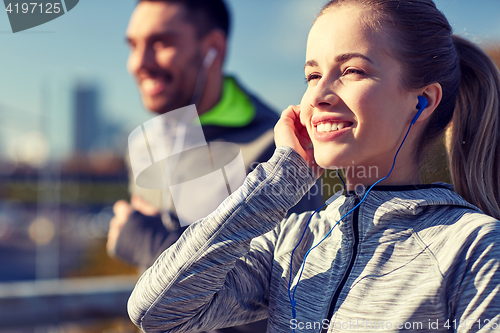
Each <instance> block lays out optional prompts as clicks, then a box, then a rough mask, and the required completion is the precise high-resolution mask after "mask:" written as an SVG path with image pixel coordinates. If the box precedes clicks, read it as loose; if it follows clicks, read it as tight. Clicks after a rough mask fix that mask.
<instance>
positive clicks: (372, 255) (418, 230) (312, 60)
mask: <svg viewBox="0 0 500 333" xmlns="http://www.w3.org/2000/svg"><path fill="white" fill-rule="evenodd" d="M305 76H306V80H307V82H308V88H307V91H306V92H305V94H304V96H303V98H302V101H301V104H300V106H290V107H288V108H287V109H286V110H285V111H283V113H282V116H281V119H280V121H279V122H278V124H277V125H276V127H275V141H276V146H277V147H278V148H277V149H276V151H275V154H274V156H273V157H272V158H271V159H270V160H269V161H268V162H267V163H263V164H261V165H260V166H258V167H257V168H256V169H255V170H254V172H252V173H251V174H250V175H249V176H248V177H247V179H246V180H245V183H244V184H243V186H242V187H241V188H240V189H239V190H238V191H236V192H235V193H233V195H231V196H230V197H229V198H228V199H227V200H225V201H224V202H223V203H222V204H221V206H219V208H218V209H217V210H216V211H215V212H213V213H212V214H210V215H209V216H207V217H206V218H204V219H201V220H200V221H198V222H197V223H194V224H192V225H191V226H190V227H189V229H188V230H187V231H186V232H185V233H184V234H183V236H182V237H181V238H180V239H179V241H178V242H177V243H176V244H175V245H174V246H172V247H171V248H170V249H169V250H167V251H165V252H164V253H163V254H162V255H161V256H160V257H159V258H158V260H157V261H156V263H155V264H154V265H153V266H152V267H151V268H150V269H149V270H147V271H146V272H145V273H144V275H143V276H142V277H141V280H140V281H139V282H138V284H137V286H136V288H135V290H134V292H133V294H132V296H131V298H130V300H129V314H130V316H131V318H132V320H133V321H134V322H135V323H136V325H138V326H139V327H140V328H141V329H142V330H144V331H146V332H191V331H192V332H197V331H200V330H210V329H215V328H220V327H226V326H232V325H238V324H242V323H247V322H251V321H255V320H259V319H262V318H266V317H269V326H268V332H286V331H295V330H307V331H316V332H318V331H320V330H322V331H328V332H341V331H345V330H347V329H355V330H357V331H361V332H371V331H373V330H374V329H380V328H383V329H384V331H388V332H398V331H400V330H402V329H406V330H410V331H421V330H424V331H430V330H432V331H437V332H449V331H460V332H468V331H471V332H472V331H473V332H476V331H482V330H488V331H494V330H498V328H499V324H500V290H499V289H498V285H499V284H500V259H499V258H500V245H499V243H498V239H499V237H500V223H499V221H498V220H497V219H498V218H500V208H499V204H500V203H499V198H500V182H499V180H498V178H499V172H500V171H499V170H500V101H499V99H500V76H499V73H498V70H497V69H496V67H495V66H494V65H493V63H492V62H491V60H490V59H489V58H488V57H487V56H486V55H485V54H484V53H483V52H482V51H481V50H480V49H479V48H477V47H476V46H475V45H473V44H472V43H470V42H468V41H466V40H464V39H462V38H459V37H456V36H454V35H452V31H451V27H450V25H449V24H448V21H447V20H446V18H445V17H444V16H443V14H442V13H441V12H440V11H439V10H438V9H437V8H436V6H435V5H434V3H433V2H432V1H431V0H414V1H399V0H343V1H342V0H338V1H330V2H329V3H328V4H327V5H326V6H325V7H324V8H323V10H322V11H321V13H320V15H319V16H318V18H317V19H316V21H315V23H314V25H313V26H312V28H311V31H310V34H309V38H308V43H307V53H306V65H305ZM450 122H451V124H450ZM446 129H448V134H449V135H448V138H450V139H449V140H448V150H449V152H450V167H451V169H452V173H453V177H454V183H455V186H456V191H457V192H455V191H454V190H453V188H452V187H451V186H450V185H447V184H444V183H435V184H421V181H420V176H419V166H420V164H421V163H420V161H421V158H422V156H423V155H424V154H425V151H426V150H427V147H429V146H430V145H431V143H433V142H434V141H435V140H436V139H437V138H439V137H441V136H442V134H443V133H444V131H445V130H446ZM396 157H397V158H396ZM334 167H335V168H343V169H346V170H349V169H350V168H352V169H355V168H357V169H364V170H371V168H375V169H376V170H377V171H378V172H376V173H371V172H370V173H368V174H367V173H366V172H365V173H359V172H356V173H355V172H352V173H351V172H347V173H346V191H345V192H344V193H337V194H336V195H335V196H334V197H332V198H330V199H328V200H327V202H326V205H329V207H328V208H327V209H326V210H325V211H321V212H319V213H318V211H319V210H320V209H318V210H317V211H316V212H305V213H303V214H300V215H295V214H294V215H291V216H290V217H289V218H286V219H284V220H282V219H283V217H284V216H285V215H286V212H287V210H288V209H289V208H290V207H292V206H293V205H294V204H295V203H296V202H297V201H298V200H300V198H301V197H302V196H303V195H304V194H305V193H306V192H307V191H308V189H309V188H310V187H311V186H312V184H314V181H315V180H316V178H317V177H319V175H320V174H321V173H322V172H323V170H324V169H325V168H334ZM379 174H380V175H382V176H384V175H386V176H385V177H383V178H379V176H380V175H379ZM299 175H300V176H299ZM379 183H380V185H378V184H379ZM375 185H376V186H375ZM320 208H323V207H320ZM483 211H484V212H486V213H487V214H489V215H487V214H485V213H484V212H483ZM490 215H491V216H490ZM174 254H175V255H174Z"/></svg>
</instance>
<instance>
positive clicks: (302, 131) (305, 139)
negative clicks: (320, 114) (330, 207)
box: [274, 105, 324, 178]
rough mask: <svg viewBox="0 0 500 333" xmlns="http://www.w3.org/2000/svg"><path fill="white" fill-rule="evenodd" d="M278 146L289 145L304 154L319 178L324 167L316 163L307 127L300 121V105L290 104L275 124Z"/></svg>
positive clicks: (275, 138)
mask: <svg viewBox="0 0 500 333" xmlns="http://www.w3.org/2000/svg"><path fill="white" fill-rule="evenodd" d="M274 141H275V143H276V147H279V146H288V147H291V148H293V149H294V150H295V151H296V152H297V153H299V154H300V156H302V157H303V158H304V159H305V160H306V161H307V163H308V164H309V165H310V166H311V168H313V170H314V172H315V173H316V178H319V177H320V176H321V174H322V173H323V171H324V169H323V168H321V167H320V166H318V165H317V164H316V161H315V159H314V147H312V141H311V138H310V137H309V133H308V132H307V128H306V127H305V126H304V124H302V123H301V121H300V105H290V106H289V107H288V108H286V109H285V111H283V112H282V113H281V118H280V120H278V122H277V123H276V126H274Z"/></svg>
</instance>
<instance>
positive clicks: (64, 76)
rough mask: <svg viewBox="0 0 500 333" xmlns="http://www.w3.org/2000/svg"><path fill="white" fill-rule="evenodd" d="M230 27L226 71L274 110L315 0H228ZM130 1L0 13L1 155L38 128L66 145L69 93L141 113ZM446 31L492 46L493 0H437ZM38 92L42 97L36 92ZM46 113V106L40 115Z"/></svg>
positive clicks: (293, 80)
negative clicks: (33, 21)
mask: <svg viewBox="0 0 500 333" xmlns="http://www.w3.org/2000/svg"><path fill="white" fill-rule="evenodd" d="M227 2H228V5H229V7H230V10H231V13H232V16H233V30H232V33H231V40H230V48H229V53H228V58H227V62H226V67H225V71H226V73H229V74H232V75H236V77H237V78H238V79H239V80H240V81H241V83H242V84H243V85H244V86H245V87H246V88H247V89H249V90H250V91H251V92H253V93H255V94H257V95H258V96H259V97H261V98H262V99H263V100H264V101H265V102H267V103H268V104H269V105H271V106H272V107H274V108H275V109H276V110H277V111H281V110H283V109H284V108H286V107H287V106H288V105H290V104H297V103H299V102H300V99H301V96H302V94H303V92H304V91H305V88H306V85H305V83H304V74H303V66H304V58H305V45H306V40H307V34H308V31H309V29H310V27H311V24H312V22H313V20H314V17H315V15H316V14H317V13H318V11H319V9H320V8H321V6H322V5H323V4H324V2H325V1H324V0H307V1H306V0H251V1H250V0H228V1H227ZM135 4H136V0H80V2H79V4H78V5H77V6H76V7H75V8H74V9H73V10H71V11H70V12H68V13H66V14H65V15H63V16H61V17H59V18H57V19H55V20H53V21H51V22H48V23H46V24H43V25H41V26H38V27H35V28H32V29H30V30H26V31H24V32H19V33H15V34H13V33H12V31H11V28H10V25H9V21H8V17H7V13H6V12H3V13H0V45H1V51H0V155H1V154H2V152H5V151H6V150H7V149H8V147H9V145H10V146H11V145H12V144H13V143H15V142H17V141H19V140H21V139H22V138H23V137H27V136H29V135H30V134H29V133H32V132H33V131H37V130H40V129H41V128H43V129H44V132H46V133H49V135H50V137H51V139H50V140H51V142H55V143H54V144H53V147H52V148H51V150H52V152H54V151H55V152H64V151H68V150H69V149H70V147H71V143H70V138H71V132H72V128H71V123H72V118H71V113H70V108H69V105H70V101H71V95H70V91H71V89H72V88H73V87H74V86H75V85H76V84H77V83H78V82H90V83H95V84H97V85H98V86H99V88H100V90H101V103H102V110H103V115H102V116H103V117H105V118H106V119H108V120H109V121H112V122H116V123H119V124H121V126H123V127H124V129H125V130H129V131H131V130H132V129H133V128H135V127H136V126H138V125H140V124H141V123H142V122H144V121H146V120H147V119H149V118H150V116H151V115H150V114H148V112H147V111H146V110H144V108H143V107H142V104H141V102H140V98H139V94H138V92H137V89H136V87H135V83H134V81H133V80H132V78H131V77H130V76H129V74H128V73H127V71H126V67H125V66H126V61H127V56H128V48H127V46H126V44H125V39H124V33H125V30H126V27H127V23H128V19H129V17H130V14H131V13H132V11H133V9H134V6H135ZM436 5H437V6H438V8H439V9H440V10H441V11H443V12H444V13H445V15H446V16H447V18H448V20H449V21H450V23H451V25H452V26H453V28H454V31H455V33H457V34H460V35H462V36H465V37H467V38H469V39H471V40H472V41H474V42H476V43H478V44H480V45H482V46H484V45H489V44H490V43H492V42H495V41H498V42H500V0H479V1H477V0H474V1H472V0H437V1H436ZM42 96H44V97H42ZM47 110H50V112H47Z"/></svg>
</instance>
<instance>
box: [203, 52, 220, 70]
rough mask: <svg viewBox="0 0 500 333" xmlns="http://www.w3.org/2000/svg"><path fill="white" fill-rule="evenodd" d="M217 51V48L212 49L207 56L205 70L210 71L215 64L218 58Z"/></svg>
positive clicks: (204, 60)
mask: <svg viewBox="0 0 500 333" xmlns="http://www.w3.org/2000/svg"><path fill="white" fill-rule="evenodd" d="M217 53H218V52H217V49H216V48H215V47H211V48H210V49H209V50H208V52H207V55H206V56H205V59H203V69H205V70H206V69H208V68H209V67H210V66H212V64H213V63H214V60H215V58H216V57H217Z"/></svg>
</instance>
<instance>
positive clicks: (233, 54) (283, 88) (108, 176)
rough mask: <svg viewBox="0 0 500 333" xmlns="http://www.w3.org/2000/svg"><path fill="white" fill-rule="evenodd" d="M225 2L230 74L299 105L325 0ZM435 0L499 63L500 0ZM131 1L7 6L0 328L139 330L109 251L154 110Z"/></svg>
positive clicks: (1, 33) (2, 33)
mask: <svg viewBox="0 0 500 333" xmlns="http://www.w3.org/2000/svg"><path fill="white" fill-rule="evenodd" d="M227 2H228V4H229V6H230V8H231V12H232V15H233V31H232V34H231V38H230V50H229V54H228V61H227V63H226V72H227V73H231V74H233V75H236V76H237V77H238V78H239V79H240V81H242V83H243V84H244V85H245V86H246V87H247V88H248V89H249V90H250V91H252V92H254V93H256V94H258V95H259V96H260V97H262V98H263V99H264V100H265V101H266V102H267V103H268V104H270V105H271V106H273V107H275V108H276V110H277V111H281V110H282V109H284V108H285V107H286V106H288V105H289V104H297V103H299V101H300V98H301V96H302V93H303V92H304V90H305V87H306V86H305V84H304V82H303V81H304V80H303V70H302V68H303V64H304V56H305V44H306V38H307V33H308V30H309V28H310V26H311V24H312V21H313V20H314V16H315V15H316V14H317V12H318V11H319V8H320V7H321V5H322V4H323V3H324V2H325V1H323V0H308V1H304V0H275V1H264V0H252V1H248V0H228V1H227ZM436 3H437V6H438V8H440V9H441V10H442V11H443V12H444V13H445V15H446V16H447V17H448V19H449V20H450V22H451V24H452V26H453V27H454V30H455V33H457V34H460V35H462V36H465V37H467V38H469V39H471V40H472V41H474V42H476V43H478V44H479V45H480V46H481V47H483V48H484V49H485V50H486V51H487V52H488V53H489V54H490V55H491V56H492V57H493V58H494V59H495V61H496V63H497V65H498V64H500V1H498V0H481V1H470V0H438V1H436ZM135 4H136V0H101V1H97V0H82V1H80V3H79V4H78V6H76V7H75V8H74V9H73V10H72V11H71V12H69V13H67V14H65V15H64V16H62V17H60V18H58V19H56V20H54V21H52V22H49V23H47V24H44V25H42V26H39V27H36V28H33V29H31V30H28V31H25V32H20V33H16V34H12V32H11V29H10V26H9V22H8V19H7V14H6V13H4V14H0V43H1V45H2V52H1V55H0V60H1V61H0V333H6V332H10V333H21V332H22V333H24V332H26V333H27V332H37V333H42V332H72V333H73V332H108V333H111V332H135V329H134V327H133V325H132V324H130V323H129V321H128V318H127V316H126V300H127V298H128V295H129V294H130V291H131V288H132V287H133V285H134V282H135V280H136V279H137V272H136V270H135V268H134V267H130V266H128V265H126V264H124V263H122V262H118V261H116V260H113V259H110V258H109V257H108V256H107V254H106V251H105V243H106V235H107V230H108V224H109V220H110V219H111V217H112V216H113V213H112V205H113V203H114V202H115V201H116V200H118V199H127V198H128V192H127V171H126V168H125V163H124V161H123V156H124V154H125V152H126V149H127V137H128V134H129V133H130V132H131V131H132V129H134V128H135V127H137V126H138V125H140V124H141V123H142V122H144V121H146V120H147V119H149V117H150V115H149V114H148V112H147V111H145V110H144V108H143V107H142V105H141V102H140V98H139V94H138V92H137V89H136V87H135V84H134V82H133V80H132V78H130V77H129V75H128V73H127V71H126V67H125V65H126V60H127V56H128V49H127V46H126V44H125V38H124V34H125V30H126V27H127V23H128V19H129V17H130V14H131V13H132V11H133V8H134V6H135ZM438 168H441V169H442V170H440V171H443V172H444V174H445V173H446V170H445V169H446V168H445V166H440V167H438ZM434 174H436V172H434ZM440 175H442V173H440ZM439 177H441V176H439ZM443 177H446V175H444V176H443ZM424 178H425V177H424ZM429 179H432V177H429Z"/></svg>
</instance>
